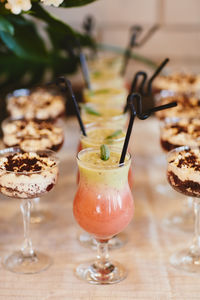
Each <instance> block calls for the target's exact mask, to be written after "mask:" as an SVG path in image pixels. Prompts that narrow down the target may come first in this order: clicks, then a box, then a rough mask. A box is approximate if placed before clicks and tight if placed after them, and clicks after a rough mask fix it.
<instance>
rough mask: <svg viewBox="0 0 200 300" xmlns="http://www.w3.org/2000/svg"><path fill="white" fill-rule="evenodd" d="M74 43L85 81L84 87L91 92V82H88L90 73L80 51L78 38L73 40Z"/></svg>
mask: <svg viewBox="0 0 200 300" xmlns="http://www.w3.org/2000/svg"><path fill="white" fill-rule="evenodd" d="M75 41H76V45H77V46H78V51H79V53H78V55H79V59H80V65H81V70H82V73H83V78H84V80H85V83H86V86H87V88H88V89H89V90H91V81H90V73H89V69H88V64H87V60H86V57H85V54H84V53H83V51H82V49H81V44H80V41H79V39H78V38H76V39H75Z"/></svg>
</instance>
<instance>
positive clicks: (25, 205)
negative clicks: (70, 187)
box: [0, 148, 59, 274]
mask: <svg viewBox="0 0 200 300" xmlns="http://www.w3.org/2000/svg"><path fill="white" fill-rule="evenodd" d="M6 161H7V163H5V164H4V162H6ZM43 161H44V163H43ZM0 163H1V166H0V175H1V176H0V192H1V193H2V194H4V195H6V196H8V197H10V198H18V199H20V200H21V205H20V207H21V212H22V215H23V224H24V242H23V244H22V247H21V249H20V250H19V251H15V252H14V253H12V254H11V255H9V256H7V257H5V259H4V261H3V266H4V267H5V268H6V269H7V270H9V271H12V272H15V273H22V274H33V273H38V272H41V271H43V270H45V269H47V268H48V267H49V266H50V265H51V263H52V261H51V258H50V257H49V256H48V255H46V254H43V253H41V252H36V251H35V250H34V249H33V246H32V241H31V238H30V230H29V225H30V211H31V206H32V199H33V198H36V197H40V196H42V195H43V194H45V193H47V192H49V191H50V190H51V189H52V188H53V187H54V185H55V184H56V181H57V178H58V163H59V161H58V159H57V157H56V156H55V154H54V152H53V151H50V150H45V151H37V152H23V151H21V150H20V149H17V148H7V149H4V150H0ZM6 164H7V166H6ZM3 166H4V167H3Z"/></svg>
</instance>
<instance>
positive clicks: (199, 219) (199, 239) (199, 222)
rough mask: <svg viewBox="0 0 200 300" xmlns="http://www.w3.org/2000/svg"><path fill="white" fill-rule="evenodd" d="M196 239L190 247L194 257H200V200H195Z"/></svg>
mask: <svg viewBox="0 0 200 300" xmlns="http://www.w3.org/2000/svg"><path fill="white" fill-rule="evenodd" d="M193 205H194V217H195V222H194V238H193V243H192V245H191V246H190V251H191V253H192V254H193V255H198V256H199V255H200V199H199V198H194V200H193Z"/></svg>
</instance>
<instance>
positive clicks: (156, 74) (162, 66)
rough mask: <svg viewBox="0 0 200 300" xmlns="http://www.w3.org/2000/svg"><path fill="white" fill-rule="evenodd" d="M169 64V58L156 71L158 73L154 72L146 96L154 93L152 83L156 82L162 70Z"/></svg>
mask: <svg viewBox="0 0 200 300" xmlns="http://www.w3.org/2000/svg"><path fill="white" fill-rule="evenodd" d="M168 62H169V58H166V59H165V60H164V61H163V62H162V63H161V64H160V66H159V67H158V68H157V69H156V71H155V72H154V74H153V75H152V76H151V78H150V79H149V82H148V84H147V92H146V94H147V95H148V96H149V95H151V93H152V82H153V81H154V79H155V78H156V77H157V76H158V75H159V74H160V72H161V71H162V69H163V68H164V67H165V65H166V64H167V63H168Z"/></svg>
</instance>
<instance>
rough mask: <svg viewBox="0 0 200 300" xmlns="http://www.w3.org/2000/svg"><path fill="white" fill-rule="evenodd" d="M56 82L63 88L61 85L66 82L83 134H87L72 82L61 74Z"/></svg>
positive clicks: (65, 85)
mask: <svg viewBox="0 0 200 300" xmlns="http://www.w3.org/2000/svg"><path fill="white" fill-rule="evenodd" d="M55 83H56V84H57V85H59V86H60V87H61V88H62V86H61V85H62V84H64V87H65V89H67V90H68V91H69V93H70V96H71V99H72V102H73V104H74V108H75V112H76V116H77V119H78V122H79V126H80V129H81V131H82V133H83V135H84V136H87V134H86V131H85V126H84V124H83V121H82V119H81V115H80V111H79V107H78V103H77V100H76V97H75V95H74V92H73V90H72V85H71V82H70V81H69V80H68V79H66V78H65V77H64V76H60V77H58V78H57V79H56V80H55Z"/></svg>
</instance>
